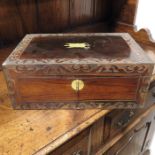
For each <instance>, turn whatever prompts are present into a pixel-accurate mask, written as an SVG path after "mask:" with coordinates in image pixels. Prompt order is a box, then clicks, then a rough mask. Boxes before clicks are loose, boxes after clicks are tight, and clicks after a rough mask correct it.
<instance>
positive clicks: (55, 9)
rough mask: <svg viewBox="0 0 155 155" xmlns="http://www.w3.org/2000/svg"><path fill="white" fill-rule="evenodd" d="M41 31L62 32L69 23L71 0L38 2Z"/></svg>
mask: <svg viewBox="0 0 155 155" xmlns="http://www.w3.org/2000/svg"><path fill="white" fill-rule="evenodd" d="M38 16H39V18H38V24H39V29H40V31H41V32H58V31H59V32H60V31H62V29H64V28H66V27H68V25H69V0H46V1H39V3H38Z"/></svg>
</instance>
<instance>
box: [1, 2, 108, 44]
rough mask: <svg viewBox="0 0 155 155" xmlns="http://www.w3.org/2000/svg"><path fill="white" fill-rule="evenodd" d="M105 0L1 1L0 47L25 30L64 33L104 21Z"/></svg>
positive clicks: (19, 37) (16, 38)
mask: <svg viewBox="0 0 155 155" xmlns="http://www.w3.org/2000/svg"><path fill="white" fill-rule="evenodd" d="M107 9H108V7H107V0H12V1H10V0H1V1H0V46H2V45H3V44H5V43H8V42H13V41H15V40H19V39H21V38H22V37H23V36H24V35H25V34H27V33H52V32H63V31H66V30H69V29H72V28H74V27H77V26H83V25H86V24H88V25H90V24H94V23H96V22H103V21H105V20H106V18H105V17H106V14H107Z"/></svg>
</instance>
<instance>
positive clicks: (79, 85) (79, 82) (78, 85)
mask: <svg viewBox="0 0 155 155" xmlns="http://www.w3.org/2000/svg"><path fill="white" fill-rule="evenodd" d="M71 86H72V88H73V89H74V90H75V91H79V90H82V89H83V88H84V82H83V81H82V80H73V81H72V84H71Z"/></svg>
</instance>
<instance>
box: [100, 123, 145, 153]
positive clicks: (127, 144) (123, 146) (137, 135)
mask: <svg viewBox="0 0 155 155" xmlns="http://www.w3.org/2000/svg"><path fill="white" fill-rule="evenodd" d="M147 128H148V127H147V126H146V125H145V124H141V126H140V127H136V128H135V129H134V131H131V132H130V133H128V134H127V135H125V136H124V137H123V138H122V139H121V140H120V141H119V142H118V143H116V144H115V145H114V146H113V147H112V148H111V149H110V150H109V151H107V152H106V153H104V154H103V155H125V154H126V155H127V154H129V152H130V155H138V154H140V152H141V148H142V145H143V142H144V139H145V135H146V133H147Z"/></svg>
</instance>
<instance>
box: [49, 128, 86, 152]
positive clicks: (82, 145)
mask: <svg viewBox="0 0 155 155" xmlns="http://www.w3.org/2000/svg"><path fill="white" fill-rule="evenodd" d="M88 147H89V129H87V130H85V131H83V132H82V133H80V134H79V135H77V136H76V137H73V139H71V140H70V141H68V142H67V143H66V144H64V145H62V146H61V147H59V148H58V149H56V150H55V151H53V152H51V153H49V154H48V155H78V154H80V155H87V154H88Z"/></svg>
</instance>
